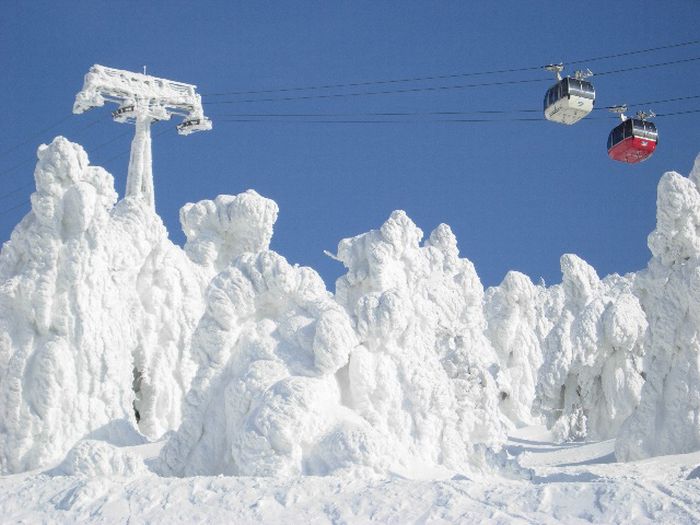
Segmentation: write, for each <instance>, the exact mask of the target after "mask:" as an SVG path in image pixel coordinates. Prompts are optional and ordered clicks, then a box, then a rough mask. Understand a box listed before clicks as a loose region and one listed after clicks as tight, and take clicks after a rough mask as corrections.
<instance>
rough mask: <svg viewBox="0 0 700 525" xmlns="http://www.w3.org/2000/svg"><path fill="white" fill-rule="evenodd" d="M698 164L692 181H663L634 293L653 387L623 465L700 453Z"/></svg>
mask: <svg viewBox="0 0 700 525" xmlns="http://www.w3.org/2000/svg"><path fill="white" fill-rule="evenodd" d="M699 186H700V156H699V157H698V158H697V159H696V161H695V166H694V169H693V171H692V173H691V175H690V178H685V177H683V176H681V175H679V174H678V173H675V172H669V173H666V174H664V176H663V177H662V178H661V180H660V181H659V188H658V194H657V212H656V229H655V230H654V231H653V232H652V233H651V234H650V235H649V240H648V242H649V249H650V250H651V253H652V255H653V257H652V259H651V261H650V262H649V265H648V267H647V268H646V270H644V271H642V272H639V274H638V277H637V280H636V283H635V293H636V295H637V296H638V297H639V299H640V302H641V304H642V307H643V308H644V310H645V311H646V312H647V317H648V319H649V333H650V343H649V345H648V346H649V350H648V352H647V354H648V356H647V366H646V374H647V382H646V384H645V385H644V388H643V389H642V395H641V401H640V403H639V406H638V408H637V409H636V410H635V411H634V413H633V414H632V416H631V417H630V418H629V419H628V420H627V421H626V422H625V424H624V425H623V427H622V430H621V432H620V435H619V437H618V439H617V442H616V446H615V454H616V456H617V458H618V459H620V460H622V461H629V460H635V459H641V458H646V457H649V456H656V455H661V454H679V453H685V452H691V451H694V450H700V191H699V190H698V188H699Z"/></svg>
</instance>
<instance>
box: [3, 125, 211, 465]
mask: <svg viewBox="0 0 700 525" xmlns="http://www.w3.org/2000/svg"><path fill="white" fill-rule="evenodd" d="M38 156H39V162H38V164H37V167H36V170H35V173H34V176H35V179H36V188H37V190H36V192H35V193H34V194H32V196H31V202H32V210H31V211H30V212H29V214H28V215H27V216H26V217H25V218H24V219H23V220H22V222H21V223H20V224H19V225H18V226H17V227H16V228H15V230H14V232H13V233H12V237H11V239H10V241H9V242H7V243H5V245H4V246H3V249H2V253H1V254H0V472H3V473H7V472H18V471H23V470H27V469H31V468H36V467H39V466H44V465H47V464H49V463H50V462H52V461H55V460H60V459H61V458H63V456H64V455H65V453H66V452H67V450H69V449H70V448H71V447H72V446H73V444H74V443H75V442H76V441H78V440H79V439H81V438H84V437H89V436H90V435H91V433H94V432H100V433H101V435H102V436H105V437H106V438H107V439H112V440H116V441H119V440H121V439H122V437H123V436H124V433H123V432H116V433H114V432H112V433H111V432H110V431H111V429H113V428H116V427H120V426H121V424H120V422H126V423H127V424H130V425H135V423H136V421H135V411H134V405H135V406H136V408H137V409H138V411H139V413H140V417H141V420H142V422H143V426H142V429H143V432H144V433H145V434H147V435H148V436H149V437H152V438H157V437H159V436H160V435H161V434H162V433H163V432H164V431H166V430H168V429H172V428H175V427H176V426H177V425H178V424H179V420H180V402H181V399H182V397H183V396H184V393H185V390H186V388H187V387H188V386H189V381H190V379H191V375H192V374H193V372H194V370H193V366H192V365H191V364H190V358H189V354H188V335H187V332H188V330H190V332H191V330H192V325H194V323H195V322H196V320H198V318H199V315H200V313H199V312H200V311H201V310H202V309H203V306H202V304H201V303H202V300H201V290H200V288H199V287H198V286H197V285H196V278H195V277H194V274H195V272H193V270H192V268H191V267H193V266H194V264H192V263H191V262H190V261H189V259H187V257H185V256H184V253H182V250H181V249H179V248H177V247H176V246H174V245H173V244H172V243H170V241H168V239H167V232H166V231H165V228H164V227H163V224H162V222H161V220H160V218H159V217H158V216H157V215H156V214H155V213H154V212H153V211H152V210H150V208H149V207H148V206H147V205H145V204H144V203H143V202H141V201H139V200H138V199H133V198H131V199H125V200H122V201H120V202H119V203H118V204H117V205H116V206H115V203H116V201H117V194H116V192H115V191H114V181H113V178H112V176H111V175H109V174H108V173H107V172H106V171H104V170H103V169H102V168H98V167H93V166H90V165H89V162H88V157H87V154H86V153H85V151H84V150H83V149H82V148H81V147H80V146H78V145H76V144H72V143H70V142H68V141H67V140H66V139H64V138H62V137H58V138H56V139H55V140H54V141H53V142H52V144H50V145H49V146H41V147H40V148H39V151H38ZM188 376H190V377H188ZM134 389H135V390H136V393H135V392H134ZM111 434H113V435H111Z"/></svg>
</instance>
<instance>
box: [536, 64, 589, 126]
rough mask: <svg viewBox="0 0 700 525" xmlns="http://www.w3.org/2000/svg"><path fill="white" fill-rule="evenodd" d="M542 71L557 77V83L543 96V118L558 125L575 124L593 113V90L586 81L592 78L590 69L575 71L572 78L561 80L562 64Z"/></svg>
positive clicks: (548, 66) (550, 65) (549, 66)
mask: <svg viewBox="0 0 700 525" xmlns="http://www.w3.org/2000/svg"><path fill="white" fill-rule="evenodd" d="M544 69H546V70H547V71H551V72H552V73H554V74H555V75H556V77H557V83H556V84H554V85H553V86H552V87H550V88H549V89H548V90H547V93H546V94H545V96H544V118H546V119H547V120H551V121H552V122H558V123H559V124H568V125H571V124H576V123H577V122H578V121H579V120H581V119H582V118H583V117H585V116H586V115H588V114H589V113H590V112H591V111H593V104H594V102H595V88H594V87H593V84H591V83H590V82H589V81H587V80H586V79H587V78H589V77H591V76H593V72H592V71H591V70H590V69H586V70H582V71H576V72H575V73H574V76H573V77H564V78H562V76H561V72H562V71H563V70H564V64H562V63H559V64H549V65H546V66H544Z"/></svg>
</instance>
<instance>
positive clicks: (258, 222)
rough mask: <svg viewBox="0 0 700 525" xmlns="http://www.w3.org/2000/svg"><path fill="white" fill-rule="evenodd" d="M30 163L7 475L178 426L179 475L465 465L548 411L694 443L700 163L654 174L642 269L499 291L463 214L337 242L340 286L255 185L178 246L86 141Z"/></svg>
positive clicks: (483, 466)
mask: <svg viewBox="0 0 700 525" xmlns="http://www.w3.org/2000/svg"><path fill="white" fill-rule="evenodd" d="M38 155H39V162H38V164H37V168H36V171H35V179H36V187H37V190H36V192H35V193H34V194H33V195H32V197H31V201H32V210H31V211H30V213H29V214H28V215H27V216H26V217H25V218H24V219H23V220H22V222H21V223H20V224H19V225H18V226H17V227H16V228H15V231H14V232H13V234H12V237H11V239H10V241H8V242H7V243H6V244H5V245H4V246H3V249H2V252H1V253H0V472H2V473H13V472H20V471H24V470H28V469H32V468H37V467H44V466H48V465H50V464H55V463H58V462H59V461H61V460H63V463H62V464H61V465H62V466H61V467H60V469H63V470H61V471H62V472H66V473H71V475H73V474H77V473H83V474H86V475H97V474H99V473H110V472H111V473H113V474H119V473H122V472H125V473H128V472H132V471H131V470H130V469H131V468H132V463H130V462H131V461H132V460H131V459H129V458H128V457H125V456H123V455H122V454H121V452H120V451H118V450H113V449H115V446H116V447H118V446H122V445H126V444H135V443H140V442H142V441H143V440H144V439H146V438H148V439H158V438H160V437H161V436H163V435H167V436H168V441H167V443H166V445H165V447H164V448H163V450H162V453H161V455H160V459H159V462H158V463H159V468H160V469H161V470H162V472H163V473H165V474H173V475H177V476H189V475H199V474H201V475H214V474H227V475H254V476H260V475H262V476H295V475H300V474H315V475H325V474H331V473H340V472H346V473H348V472H352V473H354V474H359V475H363V474H373V475H386V474H387V473H398V474H400V475H403V476H409V477H410V476H419V475H421V472H430V471H433V470H434V469H436V468H438V469H443V470H445V471H450V472H462V473H466V474H467V475H473V474H476V473H479V472H485V471H491V470H493V469H497V470H501V471H503V470H504V469H503V467H504V466H505V465H506V464H508V460H507V456H506V455H505V453H502V454H500V455H498V451H499V450H500V449H501V447H502V445H503V443H504V442H505V436H506V432H508V431H509V430H512V429H513V428H514V427H518V426H523V425H531V424H536V423H538V422H540V421H546V422H547V424H548V425H549V426H550V427H551V428H552V430H553V431H554V435H555V436H556V437H557V438H558V439H559V440H568V439H606V438H613V437H617V438H618V439H617V447H616V454H617V457H618V458H619V459H621V460H631V459H637V458H643V457H648V456H651V455H657V454H668V453H681V452H688V451H692V450H698V449H700V391H699V390H698V384H700V358H699V356H700V351H699V346H698V345H699V344H700V342H699V341H700V336H699V335H700V334H698V327H700V300H698V299H697V298H698V297H700V234H699V232H700V190H699V189H698V184H700V160H699V161H697V162H696V168H695V170H694V171H693V173H692V175H691V177H690V178H689V179H686V178H684V177H681V176H680V175H678V174H676V173H668V174H666V175H664V176H663V178H662V179H661V181H660V183H659V193H658V212H657V227H656V230H655V231H654V232H653V233H652V234H651V235H650V236H649V247H650V249H651V252H652V259H651V261H650V262H649V265H648V267H647V268H646V269H644V270H642V271H640V272H637V273H636V274H629V275H626V276H619V275H612V276H608V277H605V278H603V279H600V278H599V277H598V275H597V274H596V272H595V270H594V269H593V268H592V267H591V266H590V265H588V264H587V263H585V262H584V261H583V260H581V259H580V258H578V257H576V256H574V255H564V256H563V257H562V259H561V267H562V274H563V280H562V283H561V284H558V285H555V286H551V287H549V288H547V287H545V286H544V285H534V284H533V283H532V282H531V281H530V279H529V278H528V277H526V276H524V275H522V274H520V273H517V272H510V273H509V274H508V275H507V276H506V278H505V279H504V281H503V282H502V283H501V285H499V286H497V287H493V288H491V289H489V290H486V291H484V289H483V286H482V285H481V282H480V281H479V277H478V275H477V273H476V270H475V268H474V265H473V264H472V263H471V262H469V261H468V260H467V259H463V258H460V256H459V251H458V249H457V241H456V239H455V237H454V235H453V234H452V232H451V231H450V229H449V227H448V226H446V225H440V226H438V227H437V228H436V229H435V230H434V231H433V232H432V233H431V234H430V235H429V237H428V238H427V239H425V240H424V239H423V232H422V231H421V230H420V229H419V228H418V227H417V226H416V225H415V224H414V223H413V222H412V221H411V220H410V219H409V218H408V217H407V216H406V214H405V213H404V212H401V211H395V212H393V213H392V214H391V216H390V217H389V218H388V220H387V221H386V222H385V223H384V224H383V225H382V226H381V227H380V228H379V229H377V230H372V231H370V232H368V233H365V234H362V235H358V236H356V237H352V238H348V239H344V240H342V241H341V242H340V243H339V245H338V253H337V259H338V260H339V261H341V262H342V263H343V264H344V265H345V267H346V268H347V273H346V274H345V275H344V276H342V277H341V278H340V279H338V281H337V283H336V293H335V295H333V294H331V293H329V292H328V291H327V290H326V287H325V285H324V283H323V281H322V280H321V278H320V277H319V276H318V274H317V273H316V272H315V271H313V270H312V269H310V268H305V267H299V266H295V265H291V264H289V263H288V262H287V261H286V260H285V259H284V257H282V256H281V255H279V254H277V253H275V252H274V251H271V250H270V249H269V245H270V240H271V237H272V232H273V226H274V223H275V221H276V218H277V214H278V208H277V205H276V204H275V203H274V202H273V201H271V200H269V199H266V198H263V197H261V196H260V195H258V194H257V193H255V192H254V191H250V190H249V191H247V192H245V193H242V194H240V195H237V196H225V195H222V196H219V197H217V198H216V199H214V200H205V201H201V202H199V203H195V204H186V205H185V206H184V207H183V208H182V210H181V213H180V218H181V223H182V227H183V230H184V232H185V234H186V237H187V242H186V245H185V247H184V249H181V248H179V247H177V246H175V245H173V244H172V243H171V242H170V241H169V240H168V239H167V232H166V231H165V228H164V227H163V224H162V222H161V220H160V218H159V217H158V216H157V215H156V214H155V211H154V210H153V209H152V207H151V206H150V201H149V200H148V198H142V196H140V195H132V196H128V197H127V198H125V199H123V200H121V201H119V202H117V195H116V193H115V191H114V182H113V179H112V177H111V175H109V174H108V173H107V172H105V171H104V170H103V169H101V168H98V167H93V166H90V165H89V162H88V158H87V155H86V153H85V152H84V151H83V149H82V148H81V147H80V146H78V145H75V144H72V143H70V142H68V141H67V140H66V139H64V138H62V137H58V138H56V139H55V140H54V141H53V143H52V144H50V145H48V146H41V147H40V148H39V152H38ZM170 431H172V432H170ZM168 432H170V433H169V434H168ZM105 442H106V443H105ZM431 469H432V470H431Z"/></svg>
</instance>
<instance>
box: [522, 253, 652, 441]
mask: <svg viewBox="0 0 700 525" xmlns="http://www.w3.org/2000/svg"><path fill="white" fill-rule="evenodd" d="M561 269H562V274H563V281H562V284H561V285H558V286H555V287H552V288H551V289H550V290H549V293H550V294H552V295H559V296H560V297H561V298H562V300H563V303H562V304H563V307H562V310H561V312H560V313H559V314H558V318H557V319H556V323H555V325H554V326H553V328H552V329H551V331H550V332H549V334H547V336H546V338H545V339H544V348H543V351H544V363H543V365H542V367H541V368H540V370H539V379H538V385H537V399H536V403H535V409H536V410H537V411H538V412H539V413H542V414H543V415H545V416H546V418H547V422H548V425H549V426H551V427H552V428H553V430H554V434H555V436H557V438H558V439H561V440H567V439H584V438H591V439H608V438H611V437H615V436H616V435H617V432H618V430H619V428H620V426H621V425H622V423H623V421H624V420H625V419H626V418H627V417H628V416H629V415H630V414H631V413H632V411H633V410H634V408H635V407H636V405H637V403H638V402H639V396H640V391H641V388H642V384H643V383H644V377H643V370H642V366H643V360H642V356H643V355H644V351H645V342H646V336H647V320H646V316H645V314H644V311H643V310H642V308H641V306H640V304H639V301H638V299H637V297H635V296H634V295H633V294H632V293H631V289H632V282H633V279H634V277H633V275H630V276H627V277H620V276H618V275H612V276H609V277H607V278H605V279H603V280H602V281H601V280H600V279H599V278H598V275H597V274H596V272H595V270H594V269H593V268H592V267H591V266H590V265H588V264H587V263H586V262H585V261H583V260H582V259H580V258H578V257H576V256H575V255H564V256H562V258H561Z"/></svg>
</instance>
